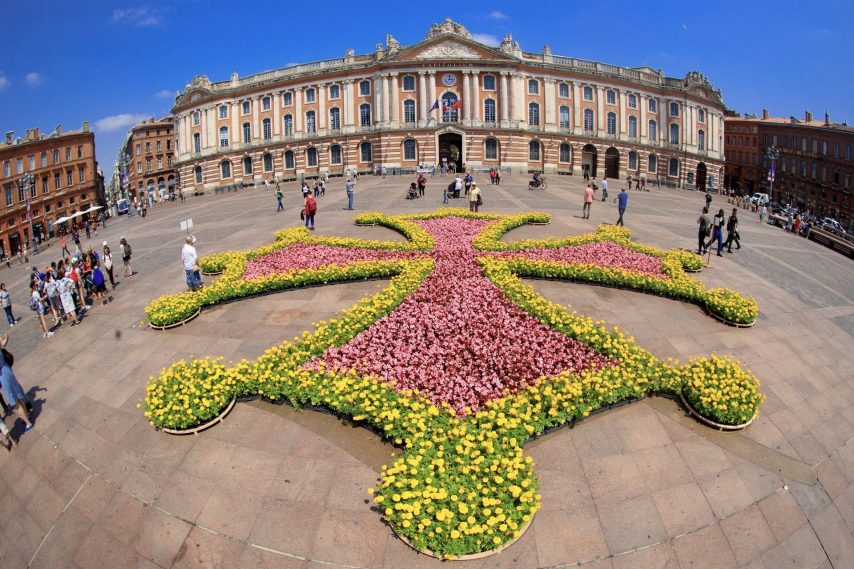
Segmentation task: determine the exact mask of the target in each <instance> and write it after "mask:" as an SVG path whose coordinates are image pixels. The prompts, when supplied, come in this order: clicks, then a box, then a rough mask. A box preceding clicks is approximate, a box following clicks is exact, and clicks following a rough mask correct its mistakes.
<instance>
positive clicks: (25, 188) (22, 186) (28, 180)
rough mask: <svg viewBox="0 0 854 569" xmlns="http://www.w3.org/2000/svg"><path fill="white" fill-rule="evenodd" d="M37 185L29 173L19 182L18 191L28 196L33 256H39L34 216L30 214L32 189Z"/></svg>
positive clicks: (28, 219) (28, 215)
mask: <svg viewBox="0 0 854 569" xmlns="http://www.w3.org/2000/svg"><path fill="white" fill-rule="evenodd" d="M34 183H35V178H33V175H32V174H30V173H29V172H27V173H25V174H24V175H23V176H21V178H20V179H19V180H18V190H19V191H21V192H23V193H24V195H25V196H27V222H28V223H29V225H30V242H31V243H32V244H33V255H37V254H38V252H39V242H38V239H36V236H35V234H34V233H33V216H32V215H31V214H30V195H31V193H32V187H33V184H34Z"/></svg>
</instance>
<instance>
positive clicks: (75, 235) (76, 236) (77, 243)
mask: <svg viewBox="0 0 854 569" xmlns="http://www.w3.org/2000/svg"><path fill="white" fill-rule="evenodd" d="M71 238H72V239H73V240H74V245H75V246H76V247H77V251H76V252H77V253H79V252H80V251H81V250H82V249H81V248H80V233H79V232H78V231H77V228H76V227H75V228H74V229H73V230H72V231H71ZM69 254H70V253H69Z"/></svg>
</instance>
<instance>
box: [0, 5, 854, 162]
mask: <svg viewBox="0 0 854 569" xmlns="http://www.w3.org/2000/svg"><path fill="white" fill-rule="evenodd" d="M446 4H447V5H448V6H452V5H454V4H456V5H457V6H456V7H454V8H449V9H447V10H445V11H439V10H437V9H436V6H438V4H437V3H430V2H423V3H422V2H400V3H397V2H389V1H385V2H377V1H373V0H363V1H361V2H330V1H326V0H313V1H311V2H212V1H211V2H205V1H202V0H174V1H172V2H168V3H157V2H149V3H137V2H136V1H135V0H131V1H130V2H127V3H125V2H105V1H100V0H92V1H84V2H65V1H39V0H31V1H29V2H22V1H15V0H10V2H8V3H6V5H5V6H4V9H3V11H2V15H0V36H2V37H3V38H4V42H3V51H2V56H0V132H6V131H9V130H14V131H16V133H18V135H19V136H20V135H22V134H23V133H24V132H25V130H26V129H28V128H33V127H39V128H40V129H41V130H42V131H43V132H44V131H50V130H51V129H52V128H53V127H54V126H55V125H57V124H62V125H63V128H64V129H76V128H80V125H81V123H82V121H84V120H89V121H90V122H91V124H92V128H93V130H95V132H96V144H97V154H98V160H99V162H100V164H101V167H102V168H103V169H104V170H105V172H109V171H111V170H112V166H113V162H114V160H115V156H116V151H117V149H118V147H119V145H120V144H121V141H122V140H123V138H124V134H125V132H126V131H127V129H128V128H129V127H130V126H131V125H132V124H133V123H134V122H137V121H138V120H139V119H141V118H143V117H146V116H150V115H155V116H158V117H159V116H162V115H164V114H166V113H167V112H168V111H169V108H170V106H171V104H172V100H173V96H174V93H175V90H176V89H181V88H183V86H184V84H185V83H186V82H187V81H189V80H190V79H192V77H193V76H194V75H196V74H200V73H206V74H207V75H208V76H209V77H210V78H211V80H213V81H219V80H223V79H227V78H228V77H229V76H230V74H231V72H232V71H237V72H238V73H239V74H240V75H241V76H243V75H249V74H251V73H256V72H260V71H265V70H269V69H275V68H278V67H282V66H285V65H287V64H289V63H303V62H308V61H315V60H318V59H325V58H330V57H340V56H341V55H343V54H344V51H345V50H346V49H347V48H350V47H352V48H354V49H355V50H356V52H357V53H366V52H370V51H373V47H374V45H375V44H376V43H377V42H378V41H382V40H383V39H384V37H385V34H386V33H392V34H393V35H394V36H395V37H396V38H397V40H398V41H399V42H400V43H401V44H403V45H410V44H413V43H416V42H418V41H420V40H421V39H422V38H423V37H424V35H425V34H426V33H427V30H428V28H429V26H430V24H431V23H433V22H440V21H442V20H444V19H445V18H446V17H451V18H453V19H454V20H456V21H457V22H459V23H461V24H463V25H464V26H466V27H467V28H468V29H469V31H471V32H472V33H473V34H475V35H476V37H478V38H480V39H481V40H482V41H484V42H485V43H489V42H497V41H500V39H501V37H502V36H503V35H504V34H505V33H512V34H513V38H514V39H515V40H517V41H518V42H519V43H520V44H521V47H522V49H523V50H525V51H533V52H539V51H541V50H542V48H543V45H544V44H546V43H548V44H549V45H550V46H551V48H552V51H553V53H555V54H557V55H567V56H574V57H580V58H587V59H594V60H598V61H603V62H606V63H612V64H616V65H624V66H627V67H636V66H641V65H649V66H650V67H652V68H654V69H663V70H664V71H665V73H666V74H667V75H668V76H675V77H682V76H684V74H685V73H686V72H687V71H690V70H694V69H697V70H700V71H702V72H703V73H705V74H706V76H707V77H708V78H709V79H710V80H711V81H712V83H713V84H714V85H715V86H717V87H719V88H721V90H722V91H723V95H724V101H725V102H726V104H727V105H728V106H729V107H730V108H733V109H735V110H737V111H740V112H753V113H757V114H758V113H761V110H762V109H763V108H767V109H769V111H770V112H771V114H772V115H776V116H789V115H796V116H802V115H803V112H804V110H805V109H809V110H811V111H812V112H813V114H814V115H815V116H816V117H819V116H822V115H823V114H824V111H825V110H827V111H828V112H829V113H830V115H831V118H832V120H834V121H842V120H843V119H847V120H848V122H849V124H854V106H853V105H852V103H854V96H852V93H854V55H852V54H854V50H852V49H851V47H850V43H849V44H848V45H846V42H845V40H846V38H847V37H848V35H849V34H850V33H851V31H850V25H851V22H852V21H854V2H851V1H850V0H847V1H845V0H828V1H824V2H822V3H821V4H816V5H809V7H808V8H807V5H806V4H804V3H802V2H795V1H790V0H783V1H776V2H775V1H767V0H755V1H748V2H744V1H741V2H735V1H731V0H721V1H717V2H705V1H694V2H669V1H660V2H642V3H641V2H629V1H623V0H612V1H611V2H608V3H601V2H590V1H587V2H578V1H575V0H572V1H563V2H553V1H540V2H536V3H535V2H518V1H514V2H504V1H493V2H488V3H487V2H457V3H451V2H449V3H446Z"/></svg>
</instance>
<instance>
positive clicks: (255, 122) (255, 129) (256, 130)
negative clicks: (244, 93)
mask: <svg viewBox="0 0 854 569" xmlns="http://www.w3.org/2000/svg"><path fill="white" fill-rule="evenodd" d="M262 135H263V133H262V132H261V97H252V140H261V138H262Z"/></svg>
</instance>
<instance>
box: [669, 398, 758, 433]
mask: <svg viewBox="0 0 854 569" xmlns="http://www.w3.org/2000/svg"><path fill="white" fill-rule="evenodd" d="M679 399H681V400H682V404H683V405H684V406H685V408H686V409H688V412H689V413H691V415H693V416H694V417H696V419H697V420H698V421H700V422H701V423H703V424H704V425H706V426H708V427H712V428H713V429H717V430H719V431H740V430H741V429H744V428H747V426H748V425H750V423H752V422H753V420H754V419H756V415H753V417H751V418H750V420H749V421H747V422H746V423H742V424H740V425H724V424H723V423H718V422H715V421H712V420H711V419H707V418H706V417H704V416H702V415H700V413H698V412H697V410H696V409H694V407H692V406H691V404H690V403H689V402H688V400H687V399H685V396H684V395H683V394H682V392H681V391H680V392H679Z"/></svg>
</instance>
